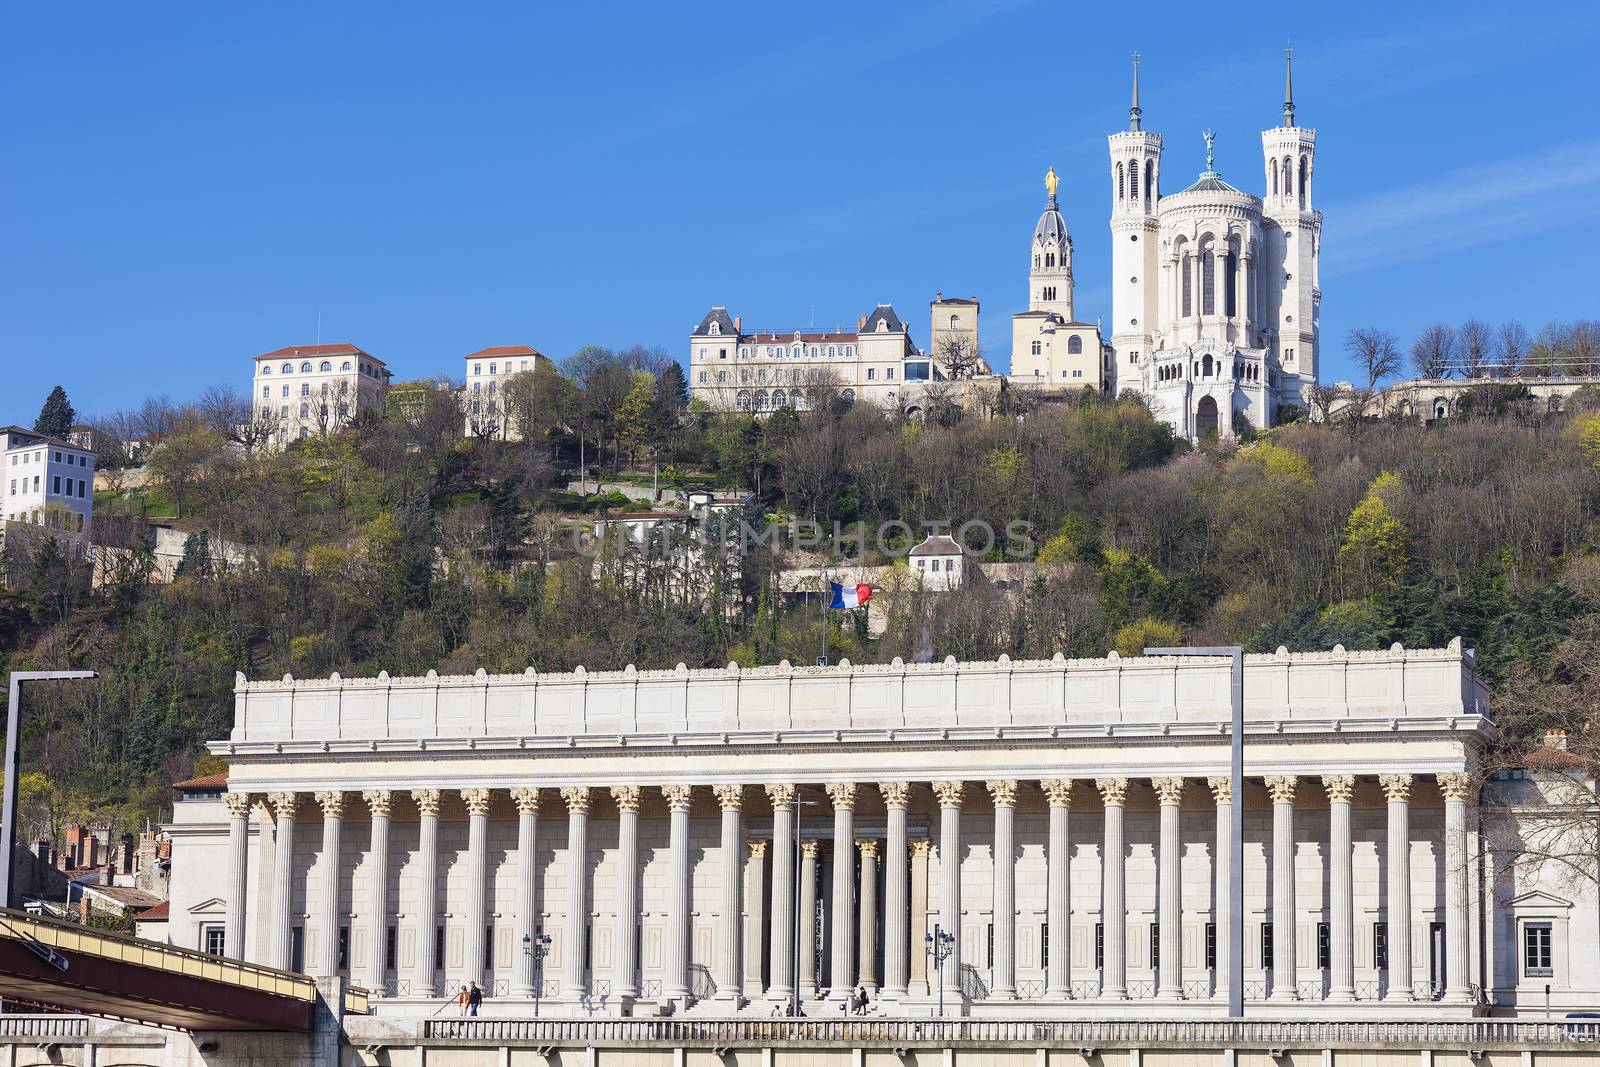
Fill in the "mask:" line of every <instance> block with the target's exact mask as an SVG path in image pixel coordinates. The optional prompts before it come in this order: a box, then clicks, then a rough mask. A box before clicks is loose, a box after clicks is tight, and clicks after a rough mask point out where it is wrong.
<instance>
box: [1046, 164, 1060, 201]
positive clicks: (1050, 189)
mask: <svg viewBox="0 0 1600 1067" xmlns="http://www.w3.org/2000/svg"><path fill="white" fill-rule="evenodd" d="M1060 184H1061V179H1060V178H1058V177H1056V168H1054V167H1051V168H1050V169H1049V170H1048V171H1046V172H1045V176H1044V191H1045V192H1046V193H1048V194H1050V199H1051V200H1054V199H1055V198H1056V186H1058V185H1060Z"/></svg>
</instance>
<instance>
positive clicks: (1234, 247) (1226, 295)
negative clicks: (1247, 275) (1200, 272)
mask: <svg viewBox="0 0 1600 1067" xmlns="http://www.w3.org/2000/svg"><path fill="white" fill-rule="evenodd" d="M1238 283H1239V242H1238V241H1237V240H1236V239H1232V238H1230V239H1229V241H1228V254H1227V256H1225V257H1224V258H1223V261H1222V313H1223V314H1224V315H1227V316H1228V317H1229V318H1232V317H1233V316H1235V315H1237V314H1239V284H1238Z"/></svg>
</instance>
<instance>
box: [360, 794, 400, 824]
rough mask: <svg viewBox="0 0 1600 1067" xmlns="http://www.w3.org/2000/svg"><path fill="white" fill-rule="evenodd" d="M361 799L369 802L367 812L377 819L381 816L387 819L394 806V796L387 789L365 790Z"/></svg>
mask: <svg viewBox="0 0 1600 1067" xmlns="http://www.w3.org/2000/svg"><path fill="white" fill-rule="evenodd" d="M361 799H362V800H364V801H366V802H367V811H368V813H370V814H371V815H372V816H373V818H377V817H378V816H379V815H382V816H384V817H385V818H387V817H388V815H389V808H390V807H391V806H392V805H393V804H394V794H393V793H392V792H390V791H389V790H387V789H366V790H363V791H362V793H361Z"/></svg>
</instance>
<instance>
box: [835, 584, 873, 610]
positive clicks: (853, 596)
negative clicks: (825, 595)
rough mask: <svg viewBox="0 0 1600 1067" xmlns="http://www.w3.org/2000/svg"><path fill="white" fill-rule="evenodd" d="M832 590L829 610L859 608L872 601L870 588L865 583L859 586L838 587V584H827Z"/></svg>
mask: <svg viewBox="0 0 1600 1067" xmlns="http://www.w3.org/2000/svg"><path fill="white" fill-rule="evenodd" d="M828 585H829V586H831V587H832V589H833V602H832V603H830V604H829V605H828V607H830V608H859V607H860V606H861V605H863V604H865V603H866V602H867V601H869V600H871V599H872V586H870V585H868V584H867V583H866V582H862V583H861V584H860V585H850V586H845V585H840V584H839V583H838V582H829V583H828Z"/></svg>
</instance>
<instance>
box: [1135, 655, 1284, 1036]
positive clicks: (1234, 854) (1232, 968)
mask: <svg viewBox="0 0 1600 1067" xmlns="http://www.w3.org/2000/svg"><path fill="white" fill-rule="evenodd" d="M1144 654H1145V655H1147V656H1212V657H1218V656H1225V657H1227V658H1228V659H1229V660H1231V661H1232V676H1231V678H1232V684H1231V685H1230V686H1229V691H1230V697H1229V699H1230V703H1231V704H1232V709H1231V710H1232V712H1233V721H1232V729H1231V731H1230V735H1229V736H1230V739H1231V741H1232V753H1231V755H1232V760H1231V766H1230V768H1229V781H1230V783H1231V784H1230V786H1229V788H1230V789H1232V791H1233V818H1232V825H1231V826H1230V827H1229V828H1228V854H1229V856H1230V859H1229V863H1228V866H1229V868H1230V870H1229V872H1228V875H1229V879H1228V880H1229V885H1228V897H1229V899H1230V900H1231V901H1232V903H1233V906H1232V908H1231V909H1230V910H1231V911H1232V912H1233V914H1232V915H1230V916H1229V922H1228V1017H1229V1018H1231V1019H1239V1018H1243V1017H1244V649H1242V648H1240V647H1239V646H1238V645H1218V646H1201V645H1183V646H1179V647H1176V648H1147V649H1145V650H1144ZM1292 934H1293V932H1292V931H1291V936H1292Z"/></svg>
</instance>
